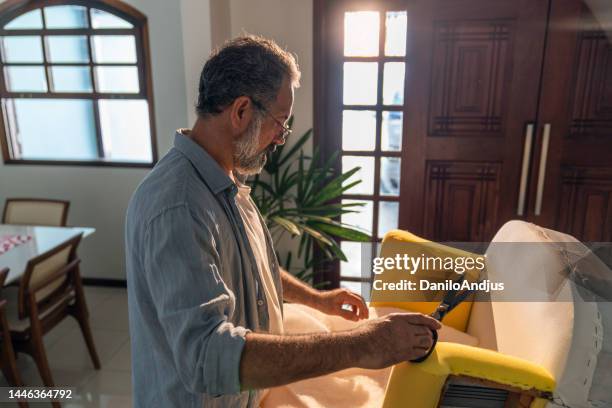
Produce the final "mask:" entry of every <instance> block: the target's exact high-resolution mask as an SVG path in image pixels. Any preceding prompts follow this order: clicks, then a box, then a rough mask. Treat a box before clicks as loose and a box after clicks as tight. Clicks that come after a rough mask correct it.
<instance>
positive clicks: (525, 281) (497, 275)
mask: <svg viewBox="0 0 612 408" xmlns="http://www.w3.org/2000/svg"><path fill="white" fill-rule="evenodd" d="M525 244H526V245H525ZM568 248H569V250H570V251H576V252H584V253H588V252H589V251H588V249H587V248H586V247H585V246H584V245H583V244H581V243H580V242H579V241H578V240H576V239H575V238H573V237H571V236H569V235H566V234H562V233H560V232H557V231H553V230H548V229H545V228H541V227H539V226H537V225H534V224H530V223H526V222H522V221H510V222H508V223H506V224H505V225H504V226H503V227H502V228H501V229H500V230H499V231H498V232H497V234H496V235H495V237H494V238H493V241H492V243H491V244H490V245H489V246H488V248H487V251H486V273H487V278H488V279H491V280H500V281H505V282H506V283H508V282H511V283H512V284H513V285H514V290H518V291H532V292H537V291H538V290H541V291H540V292H539V293H544V294H546V296H545V297H542V298H537V299H517V298H516V297H513V296H515V295H516V292H509V293H508V294H507V293H506V292H499V294H497V293H495V294H494V293H492V294H490V295H489V296H490V299H485V300H484V301H482V299H479V300H480V301H477V302H476V301H474V302H469V301H468V302H464V303H463V304H461V305H460V306H459V307H457V308H456V309H454V310H453V311H452V312H451V313H449V314H448V315H447V316H446V317H445V319H444V320H443V323H444V325H447V326H452V327H453V328H455V329H457V330H460V331H462V332H465V334H466V335H469V336H470V337H471V338H474V339H476V340H477V346H473V345H472V346H468V345H463V344H456V343H446V342H442V341H441V342H439V343H438V344H437V346H436V349H435V351H434V352H433V353H432V355H431V356H430V357H429V358H428V359H427V360H426V361H425V362H423V363H420V364H414V363H403V364H399V365H396V366H394V367H393V369H392V371H391V374H390V377H389V380H388V383H387V387H386V390H385V396H384V402H383V406H384V407H385V408H400V407H410V408H435V407H446V406H451V407H456V406H465V407H477V406H478V407H480V406H503V407H531V408H542V407H545V406H549V407H566V406H567V407H572V408H593V407H609V406H612V397H611V395H612V394H611V393H610V391H609V390H610V387H612V381H611V380H612V377H610V375H609V362H610V361H612V360H610V358H611V357H612V344H610V343H611V342H610V339H608V338H606V337H605V333H607V332H608V331H609V329H610V327H612V306H611V305H612V304H611V303H609V302H603V303H599V302H585V301H584V300H582V298H581V295H580V293H581V290H582V289H581V288H578V287H577V285H576V284H575V282H573V281H572V280H569V279H560V276H562V275H561V274H560V272H561V271H563V270H565V269H567V268H568V267H569V268H570V269H571V268H572V266H571V265H570V264H569V263H568V259H567V256H566V251H567V250H568ZM405 253H408V254H409V255H411V256H419V255H421V254H425V255H427V256H441V257H445V256H448V257H457V256H463V257H470V256H476V255H475V254H471V253H469V252H465V251H461V250H458V249H455V248H450V247H448V246H444V245H441V244H438V243H434V242H430V241H427V240H425V239H423V238H420V237H417V236H415V235H413V234H411V233H408V232H405V231H391V232H390V233H388V234H387V235H386V236H385V239H384V240H383V244H382V247H381V253H380V256H381V257H394V256H395V255H396V254H405ZM582 268H583V272H585V270H584V269H585V268H589V269H591V272H594V271H593V270H594V269H596V270H597V271H598V273H599V274H600V276H610V274H612V272H611V271H610V269H609V268H608V267H607V266H606V265H605V264H603V263H602V262H601V261H600V260H598V259H596V257H595V258H592V259H589V262H588V263H585V264H583V266H582ZM450 275H453V273H452V272H451V273H450ZM424 277H427V279H428V280H429V279H431V280H438V281H443V280H446V279H454V276H449V273H448V272H444V271H435V270H434V271H429V270H428V271H426V272H425V271H419V272H418V273H417V274H415V275H412V276H406V271H405V270H394V269H389V270H385V271H384V272H383V273H382V274H380V275H378V276H377V278H379V279H383V280H390V281H392V282H397V281H398V280H399V279H405V278H408V279H413V280H420V279H422V278H424ZM466 279H467V280H468V281H475V280H477V279H478V276H477V271H473V270H470V271H466ZM551 282H554V283H555V285H557V289H556V290H554V291H547V290H546V289H549V288H550V286H547V285H550V284H551ZM512 293H514V294H515V295H512ZM437 295H438V296H436V299H440V298H441V297H442V296H439V295H440V294H437ZM423 296H424V294H423V293H420V292H418V291H416V292H412V293H411V292H409V291H407V292H404V293H402V296H401V298H402V301H401V302H398V295H397V294H393V293H390V292H389V291H376V290H373V291H372V296H371V303H370V305H371V306H372V307H374V308H376V307H380V306H386V307H396V308H401V309H406V310H411V311H417V312H421V313H431V312H432V311H433V310H434V308H435V307H436V306H437V304H438V302H437V301H433V300H432V299H427V298H424V297H423ZM494 400H496V401H497V402H498V403H499V404H501V405H494V404H493V405H486V404H484V405H483V403H484V402H487V401H488V403H489V404H490V403H491V402H493V401H494ZM551 401H554V402H551Z"/></svg>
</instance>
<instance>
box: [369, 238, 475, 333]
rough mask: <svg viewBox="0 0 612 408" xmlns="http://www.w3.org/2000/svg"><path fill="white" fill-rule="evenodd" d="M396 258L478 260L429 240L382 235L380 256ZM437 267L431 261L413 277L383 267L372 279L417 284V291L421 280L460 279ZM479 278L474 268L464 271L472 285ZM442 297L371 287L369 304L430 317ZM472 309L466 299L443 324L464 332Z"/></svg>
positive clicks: (439, 295)
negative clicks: (383, 236)
mask: <svg viewBox="0 0 612 408" xmlns="http://www.w3.org/2000/svg"><path fill="white" fill-rule="evenodd" d="M397 255H399V256H400V257H403V256H404V255H407V256H409V257H412V258H422V259H425V257H427V258H429V260H430V261H432V260H434V259H437V260H443V259H449V258H452V259H457V258H459V257H462V258H475V257H478V255H476V254H474V253H471V252H467V251H463V250H461V249H457V248H452V247H449V246H446V245H442V244H438V243H436V242H432V241H428V240H426V239H423V238H421V237H418V236H416V235H414V234H411V233H410V232H407V231H401V230H393V231H390V232H388V233H387V234H386V235H385V238H384V240H383V243H382V246H381V249H380V257H381V258H395V257H396V256H397ZM428 262H429V261H428ZM440 266H441V265H439V264H434V263H433V262H431V263H430V264H429V267H427V268H421V269H419V270H418V271H417V272H416V273H414V274H411V273H410V272H409V271H406V270H405V269H403V268H402V269H397V268H396V267H395V266H394V267H391V268H384V272H382V273H381V274H379V275H378V276H376V277H375V279H380V280H382V281H384V282H385V283H399V282H402V281H410V282H413V283H414V284H415V285H416V286H415V287H416V288H419V285H420V281H421V280H424V279H425V280H428V281H429V282H433V283H442V282H445V281H447V280H449V279H450V280H455V279H457V277H458V276H459V275H458V274H456V273H454V272H453V271H452V270H451V271H449V270H447V269H444V268H441V267H440ZM478 275H479V272H478V271H476V270H474V269H472V270H467V271H465V277H466V279H467V280H468V281H471V282H473V281H476V280H477V279H478ZM374 286H376V285H374ZM443 295H444V291H429V290H428V291H421V290H404V291H395V290H377V288H376V287H373V288H372V293H371V302H370V305H371V306H375V307H398V308H402V309H406V310H409V311H412V312H420V313H424V314H430V313H432V312H433V311H434V310H435V309H436V307H437V306H438V304H439V303H440V300H441V298H442V296H443ZM471 308H472V302H470V301H469V299H468V300H467V301H464V302H462V303H461V304H460V305H459V306H457V307H456V308H455V309H454V310H453V311H451V312H450V313H449V314H448V315H447V316H446V317H445V318H444V323H445V324H446V325H448V326H451V327H453V328H455V329H457V330H460V331H465V329H466V326H467V322H468V318H469V316H470V310H471Z"/></svg>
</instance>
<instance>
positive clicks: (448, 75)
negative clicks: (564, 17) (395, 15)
mask: <svg viewBox="0 0 612 408" xmlns="http://www.w3.org/2000/svg"><path fill="white" fill-rule="evenodd" d="M411 4H412V6H411V7H409V11H408V31H409V33H408V45H407V50H408V51H407V58H406V60H407V64H408V65H407V67H406V94H405V97H404V100H405V114H404V115H405V120H404V134H403V140H404V141H405V147H404V148H403V149H402V150H403V151H402V178H401V204H400V220H399V224H400V227H401V228H405V229H408V230H410V231H412V232H416V233H417V234H422V235H424V236H425V237H427V238H429V239H433V240H437V241H444V240H460V241H485V240H489V239H490V238H491V237H492V236H493V234H494V233H495V231H497V229H498V228H499V227H500V226H501V224H503V223H504V222H505V221H507V220H509V219H513V218H517V217H520V215H517V212H520V211H517V210H518V201H519V192H520V187H521V182H520V181H521V169H522V161H523V153H524V148H525V142H526V130H527V129H528V124H533V123H535V121H536V113H537V102H538V92H539V85H540V74H541V69H542V58H543V51H544V39H545V31H546V19H547V12H548V1H547V0H500V1H489V0H421V1H417V2H414V3H411ZM530 128H531V127H530Z"/></svg>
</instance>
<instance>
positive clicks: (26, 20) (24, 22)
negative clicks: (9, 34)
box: [4, 9, 43, 30]
mask: <svg viewBox="0 0 612 408" xmlns="http://www.w3.org/2000/svg"><path fill="white" fill-rule="evenodd" d="M42 28H43V24H42V14H41V13H40V9H36V10H32V11H28V12H27V13H25V14H22V15H20V16H19V17H16V18H14V19H12V20H11V21H9V22H8V24H6V25H5V26H4V29H5V30H28V29H32V30H37V29H39V30H40V29H42Z"/></svg>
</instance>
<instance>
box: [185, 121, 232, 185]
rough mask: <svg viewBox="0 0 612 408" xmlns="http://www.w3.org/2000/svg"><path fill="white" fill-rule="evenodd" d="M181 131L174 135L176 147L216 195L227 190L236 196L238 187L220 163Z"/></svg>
mask: <svg viewBox="0 0 612 408" xmlns="http://www.w3.org/2000/svg"><path fill="white" fill-rule="evenodd" d="M181 130H182V129H179V130H177V131H176V133H175V135H174V147H175V148H176V149H177V150H178V151H180V152H181V153H183V154H184V155H185V157H187V159H188V160H189V161H190V162H191V164H192V165H193V167H194V168H195V169H196V171H197V172H198V173H199V174H200V177H202V179H203V180H204V182H205V183H206V184H207V185H208V187H209V188H210V189H211V190H212V192H213V193H214V194H218V193H219V192H220V191H224V190H226V189H230V190H231V191H232V193H234V194H235V193H236V192H237V191H238V190H237V187H236V185H235V184H234V182H233V181H232V179H230V178H229V176H228V175H227V174H226V173H225V172H224V171H223V170H222V169H221V166H219V163H217V161H216V160H215V159H213V158H212V157H211V156H210V154H208V152H207V151H206V150H204V148H202V146H200V145H198V144H197V143H196V142H194V141H193V140H192V139H191V138H189V137H187V136H185V135H184V134H183V133H181Z"/></svg>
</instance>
